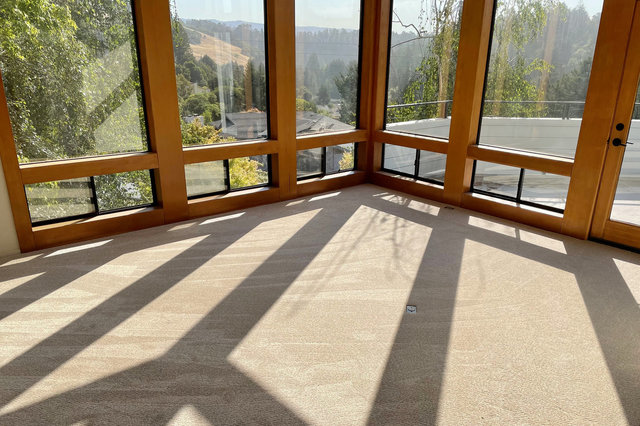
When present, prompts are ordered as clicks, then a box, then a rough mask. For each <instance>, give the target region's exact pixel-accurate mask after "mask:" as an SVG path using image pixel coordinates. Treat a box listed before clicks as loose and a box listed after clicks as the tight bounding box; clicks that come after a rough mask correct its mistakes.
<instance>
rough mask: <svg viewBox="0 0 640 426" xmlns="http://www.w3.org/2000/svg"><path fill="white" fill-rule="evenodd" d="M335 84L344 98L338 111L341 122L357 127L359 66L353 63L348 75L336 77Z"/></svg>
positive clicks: (347, 72)
mask: <svg viewBox="0 0 640 426" xmlns="http://www.w3.org/2000/svg"><path fill="white" fill-rule="evenodd" d="M335 84H336V87H337V88H338V92H339V93H340V97H341V98H342V103H341V104H340V108H339V110H338V112H339V114H340V121H342V122H343V123H346V124H350V125H352V126H355V125H356V117H357V109H358V64H357V63H356V62H352V63H351V64H350V65H349V67H348V69H347V71H346V73H344V74H340V75H339V76H338V77H336V79H335Z"/></svg>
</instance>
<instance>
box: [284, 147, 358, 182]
mask: <svg viewBox="0 0 640 426" xmlns="http://www.w3.org/2000/svg"><path fill="white" fill-rule="evenodd" d="M361 143H362V142H347V143H341V144H337V145H330V146H323V147H318V148H322V157H321V160H320V162H321V165H320V170H321V171H320V173H313V174H308V175H305V176H301V177H296V180H297V181H298V182H301V181H305V180H309V179H320V178H323V177H325V176H332V175H337V174H340V173H348V172H353V171H355V170H357V168H358V145H359V144H361ZM349 144H353V167H352V168H350V169H346V170H337V171H335V172H327V148H330V147H333V146H340V145H349ZM318 148H310V149H309V150H311V149H318ZM309 150H307V149H302V150H298V151H297V152H300V151H309ZM297 152H296V157H297ZM296 175H297V168H296Z"/></svg>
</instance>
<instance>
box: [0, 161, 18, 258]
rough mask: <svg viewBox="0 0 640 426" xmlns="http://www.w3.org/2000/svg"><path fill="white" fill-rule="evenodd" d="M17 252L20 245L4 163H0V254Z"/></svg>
mask: <svg viewBox="0 0 640 426" xmlns="http://www.w3.org/2000/svg"><path fill="white" fill-rule="evenodd" d="M15 253H20V246H19V245H18V236H17V235H16V228H15V226H14V225H13V216H12V214H11V204H10V203H9V194H8V193H7V184H6V182H5V180H4V171H3V170H2V164H0V256H6V255H8V254H15Z"/></svg>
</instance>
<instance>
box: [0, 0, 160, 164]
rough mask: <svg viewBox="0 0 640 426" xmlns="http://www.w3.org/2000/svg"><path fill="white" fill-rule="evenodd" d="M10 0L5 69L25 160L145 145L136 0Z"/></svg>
mask: <svg viewBox="0 0 640 426" xmlns="http://www.w3.org/2000/svg"><path fill="white" fill-rule="evenodd" d="M9 3H11V4H10V5H7V4H6V3H3V6H2V28H1V29H0V43H1V45H0V51H1V52H2V54H0V69H1V70H2V76H3V81H4V86H5V90H6V95H7V101H8V106H9V115H10V117H11V123H12V128H13V133H14V137H15V141H16V148H17V152H18V158H19V161H20V162H21V163H27V162H31V161H42V160H59V159H65V158H75V157H84V156H92V155H100V154H111V153H116V152H131V151H146V150H147V149H148V145H147V130H146V124H145V118H144V111H143V99H142V91H141V89H140V73H139V70H138V51H137V47H136V37H135V31H134V26H133V16H132V12H131V4H130V3H129V2H127V1H112V0H95V1H92V2H91V5H90V7H89V5H88V4H85V2H69V1H64V0H50V1H47V2H45V3H46V13H45V11H44V10H43V7H45V5H44V3H43V5H42V6H34V5H33V4H31V3H29V2H16V1H11V2H9ZM40 3H42V2H38V3H37V4H40Z"/></svg>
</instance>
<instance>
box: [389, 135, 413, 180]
mask: <svg viewBox="0 0 640 426" xmlns="http://www.w3.org/2000/svg"><path fill="white" fill-rule="evenodd" d="M382 168H383V169H386V170H392V171H395V172H400V173H405V174H409V175H411V176H414V175H415V173H416V150H415V149H413V148H407V147H404V146H398V145H390V144H388V143H387V144H385V145H384V158H383V159H382Z"/></svg>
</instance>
